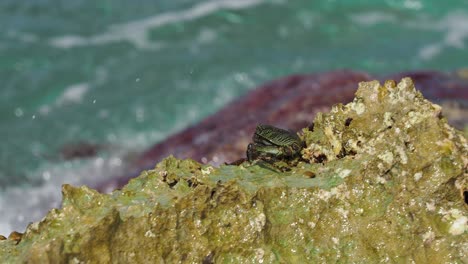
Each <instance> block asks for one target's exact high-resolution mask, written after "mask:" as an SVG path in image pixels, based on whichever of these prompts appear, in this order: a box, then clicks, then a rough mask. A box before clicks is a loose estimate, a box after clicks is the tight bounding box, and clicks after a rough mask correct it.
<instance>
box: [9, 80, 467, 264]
mask: <svg viewBox="0 0 468 264" xmlns="http://www.w3.org/2000/svg"><path fill="white" fill-rule="evenodd" d="M313 123H314V125H313V127H311V126H307V127H305V128H303V129H302V131H301V132H300V137H301V139H302V140H304V141H305V142H306V144H307V146H306V148H305V149H303V150H302V152H301V156H302V157H301V158H300V160H298V162H297V163H295V164H294V166H291V167H290V168H289V170H288V171H287V172H279V171H276V170H272V169H270V168H267V167H264V166H261V164H256V163H255V164H251V163H249V162H244V163H242V164H240V165H238V166H233V165H221V166H220V167H219V168H216V167H213V166H212V165H208V164H200V163H198V162H196V161H193V160H190V159H185V160H179V159H176V158H174V157H169V158H166V159H164V160H163V161H162V162H160V163H159V164H158V165H157V166H156V168H154V169H152V170H148V171H144V172H143V173H142V174H141V175H140V176H139V177H138V178H136V179H133V180H131V181H130V182H129V183H128V184H127V185H126V186H124V187H123V188H122V189H121V190H116V191H114V192H112V193H110V194H101V193H99V192H97V191H95V190H93V189H90V188H87V187H85V186H83V187H72V186H69V185H64V186H63V190H62V192H63V196H64V197H63V204H62V208H61V209H54V210H52V211H50V212H49V214H48V215H47V216H46V217H45V218H44V219H43V220H42V221H41V222H38V223H33V224H31V225H30V226H29V227H28V228H27V230H26V232H25V233H24V234H22V235H21V239H20V240H13V239H7V240H0V262H2V263H18V262H28V263H64V262H65V263H66V262H76V263H80V262H85V263H86V262H94V263H109V262H114V263H154V262H167V263H177V262H182V263H184V262H195V263H223V262H234V263H299V262H307V263H329V262H365V263H375V262H379V261H382V260H385V261H387V262H402V263H411V262H415V263H448V262H450V263H462V262H467V261H468V259H467V256H468V217H467V215H468V214H467V208H468V205H467V204H466V201H465V199H466V198H465V195H466V194H465V193H466V191H467V189H468V171H467V166H468V159H467V157H468V143H467V141H466V138H465V137H464V136H463V134H462V133H461V132H460V131H457V130H456V129H454V128H453V127H451V126H450V125H448V124H447V120H446V119H445V118H444V116H443V110H442V108H441V107H440V106H438V105H436V104H432V103H430V102H429V101H427V100H426V99H424V97H423V96H422V95H421V93H419V92H418V91H416V90H415V88H414V85H413V83H412V81H411V80H410V79H408V78H405V79H403V80H402V81H401V82H400V83H398V84H396V83H395V82H391V81H389V82H386V83H385V84H382V85H380V84H379V82H377V81H372V82H362V83H360V84H359V89H358V90H357V92H356V97H355V98H354V100H353V101H352V102H351V103H349V104H346V105H342V104H338V105H336V106H334V107H332V109H331V110H330V111H329V112H324V113H320V114H317V116H316V118H315V119H314V122H313ZM252 129H254V128H252ZM319 157H320V158H319ZM278 162H280V161H278Z"/></svg>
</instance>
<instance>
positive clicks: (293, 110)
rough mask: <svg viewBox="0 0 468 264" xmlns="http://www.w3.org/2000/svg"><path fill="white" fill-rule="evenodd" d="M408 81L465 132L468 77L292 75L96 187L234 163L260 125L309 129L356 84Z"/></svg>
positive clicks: (166, 142) (350, 95)
mask: <svg viewBox="0 0 468 264" xmlns="http://www.w3.org/2000/svg"><path fill="white" fill-rule="evenodd" d="M404 76H410V77H411V78H412V79H413V80H414V82H415V83H416V85H417V86H418V88H419V89H420V91H421V92H422V93H423V95H424V96H425V97H426V98H428V99H430V100H432V101H435V102H437V103H439V104H441V105H443V107H444V116H446V117H447V118H448V119H449V123H450V124H452V125H455V126H457V128H458V129H464V127H465V126H466V125H467V124H468V78H467V77H466V76H468V75H467V74H466V73H464V72H463V71H460V72H458V73H442V72H437V71H413V72H403V73H397V74H392V75H389V76H384V77H382V76H372V75H371V74H368V73H364V72H355V71H349V70H344V71H331V72H323V73H316V74H303V75H292V76H288V77H285V78H282V79H279V80H275V81H272V82H270V83H267V84H265V85H263V86H260V87H258V88H256V89H254V90H252V91H251V92H249V93H247V94H246V95H245V96H243V97H241V98H239V99H237V100H235V101H233V102H232V103H230V104H229V105H227V106H226V107H224V108H223V109H221V110H220V111H219V112H217V113H215V114H214V115H212V116H209V117H207V118H206V119H204V120H202V121H201V122H200V123H198V124H195V125H193V126H191V127H188V128H186V129H184V130H183V131H180V132H179V133H176V134H174V135H172V136H170V137H168V138H167V139H165V140H164V141H162V142H160V143H157V144H155V145H154V146H152V147H150V148H149V149H148V150H147V151H146V152H144V153H142V154H141V155H140V156H139V157H137V158H136V160H137V161H136V162H134V163H133V164H131V165H130V166H129V168H128V170H126V171H125V172H123V173H122V175H120V176H118V175H116V177H114V178H112V179H111V180H109V181H107V182H105V183H99V184H97V185H96V187H97V189H99V190H100V191H104V192H106V191H112V190H114V189H115V188H119V187H122V186H123V185H124V184H125V183H127V182H128V180H129V179H130V178H132V177H135V176H137V175H139V174H140V172H141V171H142V170H144V169H150V168H152V167H153V166H154V164H155V163H157V162H159V161H161V160H162V159H163V158H165V157H167V156H168V155H174V156H175V157H177V158H180V159H184V158H191V159H194V160H196V161H198V162H201V163H208V164H211V165H214V166H218V165H220V164H224V163H225V162H228V163H229V162H233V161H235V160H237V159H239V158H241V157H244V156H245V149H246V147H247V144H248V142H249V141H250V138H251V135H252V133H253V132H254V130H255V126H256V125H257V124H259V123H262V124H271V125H275V126H279V127H283V128H287V129H290V130H293V131H298V130H300V129H301V128H303V127H307V126H309V125H310V124H311V120H313V118H314V116H315V115H316V114H317V113H318V112H324V111H329V110H330V107H331V106H332V105H334V104H337V103H348V102H350V101H351V100H352V99H353V97H354V93H355V91H356V83H358V82H360V81H369V80H372V79H379V80H381V81H384V80H386V79H395V80H400V79H401V78H402V77H404Z"/></svg>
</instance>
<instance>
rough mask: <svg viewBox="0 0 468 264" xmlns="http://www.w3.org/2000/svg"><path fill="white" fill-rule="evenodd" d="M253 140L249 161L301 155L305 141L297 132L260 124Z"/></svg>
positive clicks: (276, 159)
mask: <svg viewBox="0 0 468 264" xmlns="http://www.w3.org/2000/svg"><path fill="white" fill-rule="evenodd" d="M252 140H253V143H250V144H249V145H248V147H247V160H248V161H249V162H254V161H256V160H262V161H266V162H270V163H273V162H276V161H279V160H291V159H293V158H295V157H298V156H300V153H301V150H302V149H303V148H304V142H303V141H302V140H301V139H300V138H299V136H297V134H296V133H293V132H291V131H288V130H284V129H281V128H277V127H274V126H270V125H258V126H257V128H256V129H255V133H254V135H253V137H252Z"/></svg>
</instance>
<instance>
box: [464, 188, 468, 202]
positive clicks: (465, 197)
mask: <svg viewBox="0 0 468 264" xmlns="http://www.w3.org/2000/svg"><path fill="white" fill-rule="evenodd" d="M463 199H464V200H465V203H466V204H468V191H464V192H463Z"/></svg>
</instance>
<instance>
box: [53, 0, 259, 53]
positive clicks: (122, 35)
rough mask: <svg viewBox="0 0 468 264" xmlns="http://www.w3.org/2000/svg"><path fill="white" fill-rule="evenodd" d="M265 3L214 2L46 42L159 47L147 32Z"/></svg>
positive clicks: (62, 45) (65, 45) (242, 0)
mask: <svg viewBox="0 0 468 264" xmlns="http://www.w3.org/2000/svg"><path fill="white" fill-rule="evenodd" d="M262 2H264V1H263V0H221V1H220V0H213V1H207V2H202V3H199V4H197V5H194V6H192V7H191V8H189V9H186V10H182V11H172V12H166V13H162V14H158V15H155V16H151V17H148V18H144V19H139V20H135V21H131V22H128V23H124V24H117V25H113V26H111V27H110V28H109V29H108V30H107V31H105V32H102V33H100V34H97V35H94V36H89V37H84V36H79V35H67V36H59V37H54V38H51V39H49V43H50V45H52V46H54V47H57V48H63V49H67V48H73V47H76V46H88V45H104V44H109V43H114V42H120V41H128V42H130V43H132V44H133V45H134V46H135V47H137V48H141V49H154V48H158V47H160V46H159V45H160V44H158V43H155V42H151V41H150V40H148V38H147V31H148V30H149V29H154V28H158V27H161V26H164V25H167V24H171V23H178V22H183V21H190V20H195V19H198V18H200V17H204V16H207V15H210V14H212V13H214V12H217V11H219V10H238V9H245V8H249V7H252V6H255V5H258V4H261V3H262Z"/></svg>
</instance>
